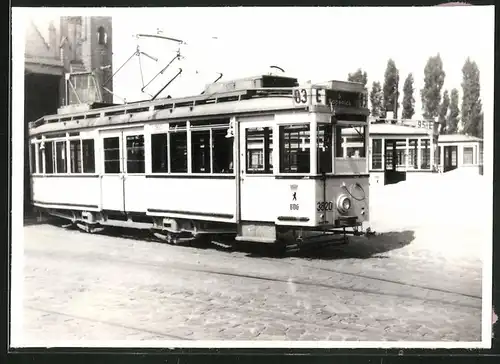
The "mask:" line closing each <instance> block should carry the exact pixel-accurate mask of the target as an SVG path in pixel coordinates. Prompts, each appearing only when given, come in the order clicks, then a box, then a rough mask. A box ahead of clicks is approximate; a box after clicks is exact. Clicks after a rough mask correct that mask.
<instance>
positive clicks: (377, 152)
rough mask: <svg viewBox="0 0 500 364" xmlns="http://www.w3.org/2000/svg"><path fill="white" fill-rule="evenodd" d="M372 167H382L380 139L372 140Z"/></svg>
mask: <svg viewBox="0 0 500 364" xmlns="http://www.w3.org/2000/svg"><path fill="white" fill-rule="evenodd" d="M372 169H382V139H373V140H372Z"/></svg>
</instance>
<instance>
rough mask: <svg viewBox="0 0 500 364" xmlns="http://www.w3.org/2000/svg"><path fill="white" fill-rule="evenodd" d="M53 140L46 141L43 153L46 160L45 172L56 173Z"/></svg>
mask: <svg viewBox="0 0 500 364" xmlns="http://www.w3.org/2000/svg"><path fill="white" fill-rule="evenodd" d="M53 149H54V147H53V142H52V141H45V142H44V143H43V154H44V160H45V171H44V172H45V174H53V173H54V152H53Z"/></svg>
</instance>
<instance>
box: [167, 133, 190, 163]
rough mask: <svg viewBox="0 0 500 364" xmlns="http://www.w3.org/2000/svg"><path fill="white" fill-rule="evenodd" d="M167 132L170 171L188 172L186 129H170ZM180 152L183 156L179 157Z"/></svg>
mask: <svg viewBox="0 0 500 364" xmlns="http://www.w3.org/2000/svg"><path fill="white" fill-rule="evenodd" d="M169 134H170V140H169V141H170V143H169V146H168V148H169V154H170V173H188V134H187V130H171V131H169ZM181 154H183V155H184V156H183V157H181V158H179V156H180V155H181Z"/></svg>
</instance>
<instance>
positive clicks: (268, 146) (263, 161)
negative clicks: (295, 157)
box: [245, 127, 273, 174]
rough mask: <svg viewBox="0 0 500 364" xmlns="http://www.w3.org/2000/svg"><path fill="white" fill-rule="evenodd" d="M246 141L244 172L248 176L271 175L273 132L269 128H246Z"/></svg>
mask: <svg viewBox="0 0 500 364" xmlns="http://www.w3.org/2000/svg"><path fill="white" fill-rule="evenodd" d="M245 140H246V170H247V173H249V174H258V173H261V174H267V173H273V161H272V151H273V144H272V143H273V131H272V129H271V128H270V127H264V128H248V129H246V134H245Z"/></svg>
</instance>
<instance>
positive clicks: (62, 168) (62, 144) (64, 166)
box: [55, 140, 68, 174]
mask: <svg viewBox="0 0 500 364" xmlns="http://www.w3.org/2000/svg"><path fill="white" fill-rule="evenodd" d="M55 146H56V147H55V158H56V171H55V173H57V174H66V173H68V163H67V162H68V155H67V154H68V153H67V150H66V140H57V141H56V142H55ZM59 152H61V153H59Z"/></svg>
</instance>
